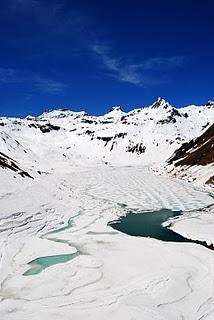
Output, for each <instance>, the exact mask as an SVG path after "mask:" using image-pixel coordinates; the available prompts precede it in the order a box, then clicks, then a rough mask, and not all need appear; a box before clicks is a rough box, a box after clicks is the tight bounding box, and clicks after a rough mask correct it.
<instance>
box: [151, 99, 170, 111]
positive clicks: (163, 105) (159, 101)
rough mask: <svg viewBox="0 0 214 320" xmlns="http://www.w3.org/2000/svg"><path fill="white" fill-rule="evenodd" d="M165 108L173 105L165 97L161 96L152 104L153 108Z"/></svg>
mask: <svg viewBox="0 0 214 320" xmlns="http://www.w3.org/2000/svg"><path fill="white" fill-rule="evenodd" d="M160 107H161V108H164V109H167V108H168V107H171V105H170V104H169V102H167V101H166V100H165V99H163V98H161V97H159V98H158V99H157V100H156V101H155V102H154V103H153V104H152V105H151V109H158V108H160Z"/></svg>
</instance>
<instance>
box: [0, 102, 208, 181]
mask: <svg viewBox="0 0 214 320" xmlns="http://www.w3.org/2000/svg"><path fill="white" fill-rule="evenodd" d="M213 123H214V102H213V101H209V102H208V103H207V104H206V105H203V106H195V105H190V106H187V107H182V108H175V107H173V106H172V105H170V104H169V103H168V102H167V101H165V100H164V99H161V98H158V100H157V101H155V102H154V103H153V104H152V105H150V106H148V107H144V108H137V109H134V110H132V111H129V112H124V111H123V110H122V108H121V107H119V106H114V107H112V109H111V110H110V111H109V112H108V113H106V114H104V115H103V116H91V115H88V114H87V113H86V112H84V111H83V112H73V111H70V110H68V109H56V110H51V111H48V112H44V113H43V114H42V115H40V116H38V117H34V116H27V117H26V118H22V119H20V118H7V117H2V118H0V167H2V168H4V169H5V168H7V169H8V170H9V169H10V171H11V172H12V174H17V173H20V175H21V176H22V177H26V176H29V177H32V178H36V176H37V174H48V173H51V171H52V170H59V168H61V169H60V170H65V168H69V167H71V166H75V167H78V166H88V165H102V164H104V165H116V166H119V165H131V166H134V165H140V166H141V165H147V166H158V167H160V168H164V170H165V171H166V172H169V173H170V174H173V175H176V176H182V177H183V178H184V177H187V178H188V179H190V177H192V180H194V179H195V180H197V179H199V177H197V172H198V175H199V176H200V177H201V172H200V174H199V171H200V170H198V169H199V168H200V167H203V177H205V176H206V181H210V182H209V183H213V170H214V167H213V145H214V141H213V139H214V138H213V137H214V134H213V131H214V129H213ZM193 167H194V170H192V169H191V170H190V168H193ZM196 168H198V169H196ZM66 170H67V169H66ZM21 172H22V173H21ZM23 172H24V173H23ZM185 172H186V176H185ZM181 173H182V174H181ZM211 177H212V178H211ZM209 179H211V180H209ZM199 180H200V179H199ZM197 181H198V180H197ZM200 181H202V182H203V183H204V182H206V181H205V180H204V179H202V180H200Z"/></svg>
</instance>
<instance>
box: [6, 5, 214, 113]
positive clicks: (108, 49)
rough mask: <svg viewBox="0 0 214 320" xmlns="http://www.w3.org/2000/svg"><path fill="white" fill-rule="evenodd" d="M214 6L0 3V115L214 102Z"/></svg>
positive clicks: (95, 110)
mask: <svg viewBox="0 0 214 320" xmlns="http://www.w3.org/2000/svg"><path fill="white" fill-rule="evenodd" d="M213 13H214V1H213V0H203V1H202V0H197V1H196V0H194V1H193V0H173V1H172V0H171V1H169V0H163V1H160V0H149V1H144V0H132V1H131V0H129V1H126V0H114V1H113V0H108V1H101V0H99V1H98V0H90V1H89V0H77V1H72V0H67V1H66V0H49V1H46V0H1V1H0V41H1V50H0V115H10V116H24V115H27V114H39V113H41V112H42V111H44V109H47V108H52V107H65V106H69V107H70V108H71V109H73V110H77V111H78V110H80V109H84V110H86V111H87V112H89V113H91V114H101V113H103V112H105V111H106V110H108V108H109V106H111V105H115V104H119V105H123V106H124V109H125V110H129V109H131V108H132V107H135V106H144V105H147V104H150V103H151V102H152V101H153V100H154V99H156V98H157V97H158V96H162V97H164V98H166V99H167V100H169V101H170V102H171V103H172V104H174V105H178V106H179V105H186V104H189V103H195V104H201V103H205V102H206V101H207V100H209V99H213V98H214V76H213V74H214V54H213V52H214V39H213V36H214V23H213Z"/></svg>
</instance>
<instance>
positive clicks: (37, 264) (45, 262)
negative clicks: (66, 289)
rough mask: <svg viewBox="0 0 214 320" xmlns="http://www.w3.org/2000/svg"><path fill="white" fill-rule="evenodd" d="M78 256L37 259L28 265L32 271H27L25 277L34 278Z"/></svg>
mask: <svg viewBox="0 0 214 320" xmlns="http://www.w3.org/2000/svg"><path fill="white" fill-rule="evenodd" d="M77 255H78V252H75V253H71V254H60V255H55V256H46V257H40V258H37V259H35V260H32V261H31V262H29V263H28V264H29V265H30V269H28V270H27V271H25V272H24V273H23V276H32V275H35V274H38V273H40V272H42V271H43V270H45V269H46V268H48V267H50V266H53V265H55V264H58V263H65V262H68V261H70V260H72V259H73V258H75V257H76V256H77Z"/></svg>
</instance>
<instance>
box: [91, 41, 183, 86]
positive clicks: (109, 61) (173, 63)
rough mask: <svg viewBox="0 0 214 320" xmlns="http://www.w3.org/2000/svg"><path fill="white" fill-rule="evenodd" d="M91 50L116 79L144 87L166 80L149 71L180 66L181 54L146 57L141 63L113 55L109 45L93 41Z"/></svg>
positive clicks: (181, 61)
mask: <svg viewBox="0 0 214 320" xmlns="http://www.w3.org/2000/svg"><path fill="white" fill-rule="evenodd" d="M90 49H91V51H92V52H93V53H94V54H95V55H96V56H97V57H98V58H99V59H100V61H101V62H102V65H103V67H104V68H105V70H106V71H108V74H109V75H110V76H112V77H114V78H115V79H117V80H118V81H121V82H127V83H131V84H134V85H136V86H139V87H146V86H148V85H150V84H154V83H156V84H157V83H160V82H161V83H162V82H166V76H163V75H162V76H159V78H156V79H154V78H152V77H151V76H149V71H161V70H163V69H164V70H167V69H169V68H176V67H180V66H182V64H183V62H184V58H183V57H182V56H171V57H164V58H163V57H156V58H150V59H147V60H145V61H143V62H141V63H126V62H125V61H124V59H123V58H121V57H116V58H115V57H113V56H112V54H111V49H110V47H109V46H106V45H103V44H101V43H97V42H96V43H94V44H93V45H92V46H91V47H90Z"/></svg>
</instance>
